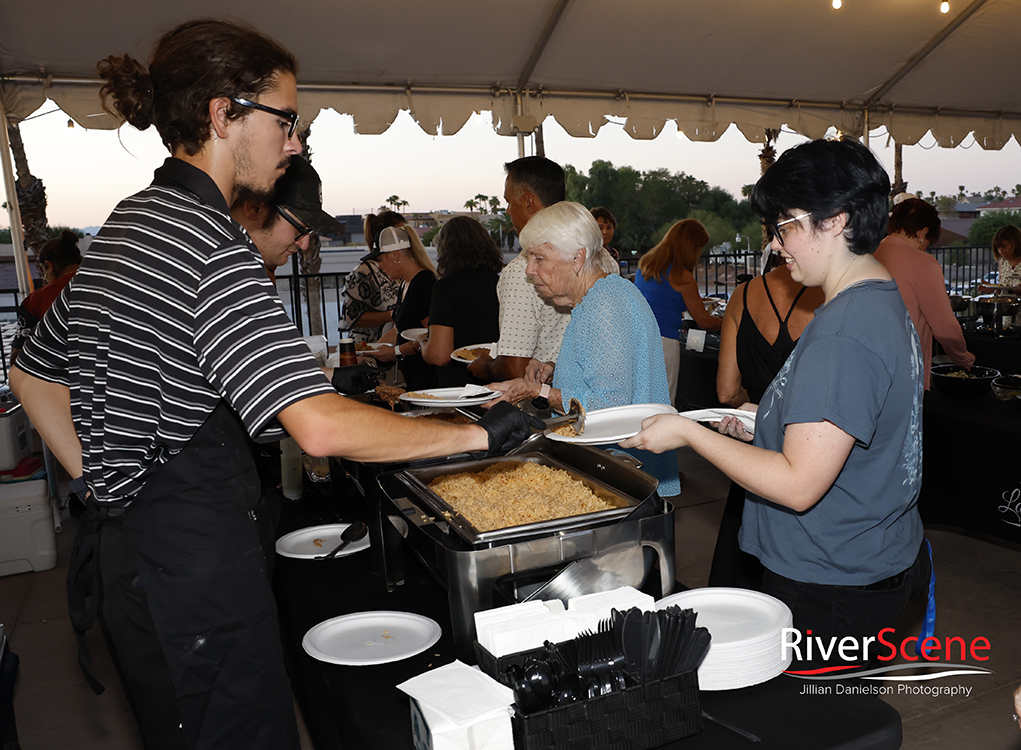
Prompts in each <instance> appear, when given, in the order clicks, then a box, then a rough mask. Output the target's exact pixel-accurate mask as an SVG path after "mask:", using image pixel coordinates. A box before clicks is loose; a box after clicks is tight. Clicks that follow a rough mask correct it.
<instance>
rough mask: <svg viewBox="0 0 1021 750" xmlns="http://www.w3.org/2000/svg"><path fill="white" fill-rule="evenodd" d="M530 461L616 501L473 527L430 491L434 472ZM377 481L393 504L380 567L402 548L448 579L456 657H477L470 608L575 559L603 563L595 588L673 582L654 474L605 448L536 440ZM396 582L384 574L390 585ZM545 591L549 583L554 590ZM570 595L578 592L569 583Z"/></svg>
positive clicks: (546, 577)
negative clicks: (505, 452)
mask: <svg viewBox="0 0 1021 750" xmlns="http://www.w3.org/2000/svg"><path fill="white" fill-rule="evenodd" d="M506 460H518V461H536V462H540V463H543V464H545V465H549V466H553V467H555V468H561V469H564V470H565V471H568V472H569V473H571V474H572V475H573V476H574V477H575V478H577V479H580V480H581V481H583V482H585V483H586V484H587V485H588V486H589V487H590V488H591V489H592V490H593V491H594V492H595V493H596V494H597V495H599V496H600V497H602V498H603V499H606V500H607V501H608V502H610V503H611V504H612V505H613V506H614V507H613V508H611V509H610V510H603V511H599V512H596V513H587V514H584V515H578V516H570V517H567V518H560V519H555V520H552V521H543V522H540V523H532V524H526V525H522V526H515V527H509V528H505V529H496V530H493V531H479V530H478V529H476V528H474V527H473V526H472V525H471V524H470V523H469V522H468V521H467V519H465V518H463V517H462V516H460V515H459V514H457V513H453V512H451V509H450V508H449V506H447V504H446V503H445V502H444V501H443V500H442V499H441V498H439V497H438V496H437V495H435V493H433V492H431V491H430V490H429V489H428V486H427V485H428V483H429V482H430V481H432V479H434V478H435V477H437V476H440V475H444V474H452V473H457V472H461V471H472V472H477V471H481V470H483V469H484V468H485V467H486V466H488V465H489V464H491V463H495V462H499V461H506ZM379 486H380V487H381V488H382V491H383V494H384V495H385V496H386V497H388V498H389V499H390V501H391V502H392V504H393V507H394V513H393V514H392V515H391V517H390V520H391V525H392V526H393V527H394V528H395V529H398V530H399V533H393V534H384V535H383V544H384V545H385V547H386V549H385V550H384V553H383V554H384V557H385V558H386V559H387V563H386V565H385V569H386V574H387V576H388V577H389V576H390V575H391V573H392V572H394V571H400V570H402V569H403V565H402V563H401V558H402V555H403V554H404V550H405V549H410V550H411V551H412V552H414V554H416V555H417V556H418V557H419V558H421V559H422V561H423V562H424V563H425V564H426V566H427V567H428V568H429V569H430V570H431V571H432V572H433V573H434V575H436V577H437V578H438V579H439V580H440V581H441V582H442V583H443V584H444V585H445V586H446V588H447V592H448V599H449V605H450V616H451V623H452V626H453V631H454V632H453V636H454V643H455V647H456V650H457V653H458V658H460V659H462V660H471V661H474V655H473V649H472V642H473V640H474V638H475V621H474V613H475V612H477V611H480V610H485V609H490V608H492V607H493V606H499V605H501V604H506V603H511V602H513V601H523V600H524V599H526V598H529V597H531V596H535V595H537V594H538V597H539V598H543V596H542V594H541V592H542V590H543V589H544V587H546V584H547V583H548V582H549V581H551V580H552V579H553V578H555V577H556V576H557V574H559V573H560V572H561V571H563V570H564V569H565V568H566V567H567V566H568V565H570V564H571V563H573V562H575V561H579V560H584V561H586V562H587V564H588V567H589V568H593V569H602V570H603V571H605V572H607V573H608V574H609V575H608V576H603V577H598V579H597V577H592V580H593V581H596V580H598V585H599V586H601V587H616V586H622V585H632V586H635V587H636V588H637V587H642V586H643V584H645V583H646V582H647V579H648V580H649V583H653V582H654V578H653V577H652V573H653V571H655V570H658V572H659V580H658V581H655V585H657V586H658V588H657V593H659V594H666V593H668V592H669V591H671V590H672V588H673V583H674V515H673V507H672V506H671V505H670V504H669V503H666V502H665V501H663V500H662V499H661V498H660V497H659V495H658V494H657V492H656V489H657V487H658V482H657V481H656V480H655V479H654V478H653V477H651V476H649V475H648V474H645V473H644V472H642V471H639V470H638V469H636V468H635V467H634V465H632V464H631V463H629V462H628V461H625V460H622V459H621V458H618V457H616V456H613V455H610V454H609V453H607V452H606V451H603V450H599V449H596V448H592V447H589V446H579V445H573V444H570V443H563V442H555V441H549V440H546V439H542V440H540V441H538V442H537V443H536V444H535V445H534V446H533V450H532V451H531V452H529V453H524V454H520V455H514V456H505V457H499V458H492V459H478V460H472V459H468V460H458V461H454V462H450V463H444V464H438V465H431V466H425V467H415V468H409V469H404V470H400V471H392V472H387V473H385V474H382V475H380V477H379ZM395 583H398V581H393V580H388V585H391V586H392V585H394V584H395ZM551 590H556V589H555V588H554V589H551ZM575 593H585V592H584V591H576V592H575Z"/></svg>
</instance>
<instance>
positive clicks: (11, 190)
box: [0, 97, 32, 299]
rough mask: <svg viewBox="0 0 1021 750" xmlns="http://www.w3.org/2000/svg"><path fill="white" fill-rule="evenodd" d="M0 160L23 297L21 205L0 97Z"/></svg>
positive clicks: (24, 265)
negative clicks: (19, 203)
mask: <svg viewBox="0 0 1021 750" xmlns="http://www.w3.org/2000/svg"><path fill="white" fill-rule="evenodd" d="M0 125H2V127H0V162H2V163H3V170H4V190H5V191H6V192H7V217H8V219H9V220H10V223H11V242H13V243H14V268H15V270H16V271H17V274H18V291H19V292H20V294H21V298H22V299H24V298H25V297H27V296H28V294H29V293H30V292H31V291H32V288H31V286H30V283H29V280H28V254H27V253H26V252H25V233H24V230H23V229H22V226H21V206H19V205H18V189H17V186H16V185H15V182H14V164H13V163H12V161H11V140H10V136H9V135H7V110H6V109H5V108H4V102H3V97H0Z"/></svg>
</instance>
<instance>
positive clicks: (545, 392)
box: [532, 383, 551, 410]
mask: <svg viewBox="0 0 1021 750" xmlns="http://www.w3.org/2000/svg"><path fill="white" fill-rule="evenodd" d="M550 390H551V389H550V387H549V383H543V384H542V387H541V388H539V395H538V396H536V397H535V398H533V399H532V406H534V407H535V408H536V409H539V410H543V409H548V408H549V392H550Z"/></svg>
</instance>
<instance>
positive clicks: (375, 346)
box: [355, 344, 394, 357]
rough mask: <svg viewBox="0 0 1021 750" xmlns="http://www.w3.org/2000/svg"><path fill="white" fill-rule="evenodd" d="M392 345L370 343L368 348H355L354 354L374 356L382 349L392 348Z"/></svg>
mask: <svg viewBox="0 0 1021 750" xmlns="http://www.w3.org/2000/svg"><path fill="white" fill-rule="evenodd" d="M393 346H394V345H393V344H372V345H371V348H370V349H355V354H357V355H359V356H361V355H365V356H366V357H375V356H376V355H377V354H379V353H380V352H382V351H386V350H387V349H393Z"/></svg>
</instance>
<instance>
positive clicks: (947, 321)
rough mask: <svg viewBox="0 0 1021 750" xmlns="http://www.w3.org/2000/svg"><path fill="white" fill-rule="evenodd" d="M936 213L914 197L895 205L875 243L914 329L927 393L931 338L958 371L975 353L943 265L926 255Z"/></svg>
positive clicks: (935, 234) (934, 230)
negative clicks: (885, 229) (953, 301)
mask: <svg viewBox="0 0 1021 750" xmlns="http://www.w3.org/2000/svg"><path fill="white" fill-rule="evenodd" d="M939 230H940V221H939V213H937V211H936V209H935V208H933V207H932V206H931V205H930V204H928V203H926V202H925V201H923V200H920V199H918V198H910V199H908V200H906V201H903V202H902V203H898V204H897V205H896V206H895V207H894V209H893V213H892V214H890V226H889V230H888V231H889V234H888V235H887V237H886V239H884V240H883V241H882V242H880V243H879V249H877V250H876V253H875V257H876V260H878V261H879V262H880V263H882V264H883V265H884V266H886V270H887V271H889V272H890V275H891V276H893V279H894V281H896V282H897V288H898V289H899V290H900V296H901V297H903V299H904V306H905V307H906V308H907V309H908V313H910V314H911V321H912V322H913V323H914V324H915V329H916V330H917V331H918V338H919V340H920V341H921V344H922V361H923V362H924V363H925V390H929V370H930V368H931V367H932V339H933V337H935V338H936V340H937V341H939V343H940V346H942V347H943V349H944V350H945V351H946V353H947V354H948V355H949V357H950V361H951V362H953V363H954V364H955V365H957V366H958V367H963V368H965V369H970V368H971V366H972V365H973V364H975V355H974V354H972V353H971V352H969V351H968V347H967V345H966V344H965V342H964V333H963V332H962V330H961V324H960V323H958V322H957V316H956V315H954V311H953V310H951V309H950V297H948V296H947V288H946V282H945V281H944V279H943V267H942V266H941V265H940V264H939V261H937V260H936V259H935V258H934V257H932V256H931V255H929V254H928V253H926V252H925V249H926V248H927V247H929V245H930V244H932V242H934V241H935V240H936V238H937V237H939Z"/></svg>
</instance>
